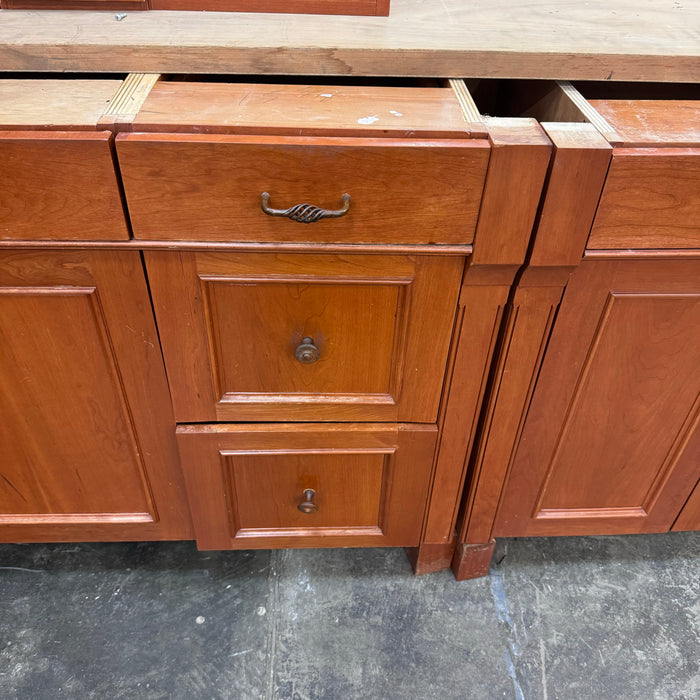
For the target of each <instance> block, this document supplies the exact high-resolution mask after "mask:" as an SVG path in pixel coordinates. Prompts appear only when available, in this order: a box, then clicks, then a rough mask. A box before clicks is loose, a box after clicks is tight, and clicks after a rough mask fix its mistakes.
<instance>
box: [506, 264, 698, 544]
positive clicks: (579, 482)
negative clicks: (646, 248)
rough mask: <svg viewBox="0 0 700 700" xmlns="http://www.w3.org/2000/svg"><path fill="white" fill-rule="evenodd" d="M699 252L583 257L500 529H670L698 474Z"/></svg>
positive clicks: (566, 531) (511, 481) (549, 356)
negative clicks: (692, 256) (686, 256)
mask: <svg viewBox="0 0 700 700" xmlns="http://www.w3.org/2000/svg"><path fill="white" fill-rule="evenodd" d="M698 329H700V260H671V261H668V260H620V261H615V260H606V261H603V260H584V262H583V263H581V265H580V267H579V268H578V269H577V270H576V272H574V274H573V276H572V278H571V280H570V282H569V284H568V287H567V289H566V293H565V294H564V299H563V301H562V304H561V307H560V309H559V314H558V316H557V321H556V324H555V327H554V331H553V333H552V335H551V337H550V339H549V345H548V348H547V354H546V357H545V360H544V362H543V364H542V368H541V371H540V377H539V380H538V383H537V389H536V391H535V395H534V398H533V401H532V403H531V405H530V409H529V411H528V415H527V421H526V423H525V428H524V430H523V433H522V436H521V439H520V443H519V447H518V453H517V455H516V458H515V460H514V463H513V467H512V471H511V475H510V478H509V480H508V484H507V487H506V489H505V491H504V493H503V495H502V497H501V498H502V500H501V505H500V508H499V515H498V517H497V519H496V523H495V525H494V535H495V536H511V535H512V536H521V535H548V534H555V535H556V534H614V533H633V532H663V531H667V530H669V529H671V526H672V525H673V523H674V521H675V519H676V517H677V515H678V513H679V511H680V509H681V508H682V506H683V504H684V503H685V501H686V499H687V498H688V494H689V492H690V490H691V489H692V487H693V486H694V484H695V482H696V481H697V479H698V476H700V473H699V472H698V469H699V465H700V425H698V419H699V418H700V372H698V367H700V342H698Z"/></svg>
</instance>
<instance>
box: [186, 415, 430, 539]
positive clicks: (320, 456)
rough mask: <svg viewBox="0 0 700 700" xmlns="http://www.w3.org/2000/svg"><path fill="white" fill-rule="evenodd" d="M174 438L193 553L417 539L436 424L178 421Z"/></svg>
mask: <svg viewBox="0 0 700 700" xmlns="http://www.w3.org/2000/svg"><path fill="white" fill-rule="evenodd" d="M177 434H178V435H177V436H178V443H179V446H180V454H181V456H182V465H183V469H184V472H185V478H186V481H187V492H188V496H189V500H190V506H191V509H192V518H193V520H194V526H195V532H196V537H197V545H198V547H199V548H200V549H250V548H256V547H265V548H267V547H273V548H274V547H386V546H393V547H399V546H401V547H404V546H406V547H408V546H415V545H417V544H418V542H419V540H420V533H421V527H422V523H423V514H424V511H425V503H426V498H427V494H428V485H429V480H430V470H431V466H432V457H433V451H434V449H435V438H436V435H437V428H435V426H428V425H396V424H388V425H380V424H372V423H364V424H352V423H347V424H342V425H323V424H314V423H309V424H284V423H281V424H277V425H261V424H245V425H186V426H180V427H178V430H177Z"/></svg>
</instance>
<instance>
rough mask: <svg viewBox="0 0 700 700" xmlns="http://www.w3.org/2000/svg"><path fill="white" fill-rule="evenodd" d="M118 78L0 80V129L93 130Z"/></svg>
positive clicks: (108, 101)
mask: <svg viewBox="0 0 700 700" xmlns="http://www.w3.org/2000/svg"><path fill="white" fill-rule="evenodd" d="M120 85H121V83H120V81H118V80H52V79H50V78H49V79H41V80H27V79H17V78H8V79H3V80H0V130H3V131H4V130H20V131H24V130H29V129H58V130H68V131H72V130H88V131H94V129H95V127H96V125H97V123H98V121H99V119H100V117H101V116H102V114H103V112H104V111H105V110H107V109H109V107H110V104H111V103H112V101H113V99H114V97H115V95H116V94H117V91H118V90H119V88H120Z"/></svg>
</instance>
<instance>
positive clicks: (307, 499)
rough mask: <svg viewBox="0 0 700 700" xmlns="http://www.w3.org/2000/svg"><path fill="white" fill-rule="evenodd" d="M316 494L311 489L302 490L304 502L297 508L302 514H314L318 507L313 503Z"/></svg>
mask: <svg viewBox="0 0 700 700" xmlns="http://www.w3.org/2000/svg"><path fill="white" fill-rule="evenodd" d="M315 495H316V492H315V491H314V490H313V489H304V500H303V501H302V502H301V503H300V504H299V505H298V506H297V508H298V509H299V510H300V511H301V512H302V513H315V512H316V511H317V510H318V505H317V504H316V503H314V496H315Z"/></svg>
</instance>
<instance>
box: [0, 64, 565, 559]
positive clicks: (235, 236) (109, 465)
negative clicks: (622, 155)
mask: <svg viewBox="0 0 700 700" xmlns="http://www.w3.org/2000/svg"><path fill="white" fill-rule="evenodd" d="M58 82H59V81H54V82H53V83H52V84H51V85H48V86H46V89H43V86H42V90H40V91H39V93H40V95H38V94H37V91H36V87H37V86H38V85H39V84H38V83H34V84H33V85H32V86H30V90H29V92H28V102H27V105H28V106H27V107H26V108H22V107H19V106H18V100H17V99H16V97H15V98H12V99H9V100H8V101H6V103H5V104H4V105H3V106H2V109H0V124H2V123H6V124H7V126H8V127H12V129H20V128H21V129H22V132H21V133H19V132H18V133H19V136H18V135H17V133H10V131H9V129H7V130H5V131H4V132H0V134H4V137H3V136H0V157H1V154H2V150H1V147H2V145H3V143H5V145H6V150H5V151H4V153H6V154H7V155H6V157H5V161H6V163H7V164H8V168H9V170H8V172H9V173H10V175H9V176H8V177H10V181H8V182H9V184H8V186H7V189H8V191H9V192H11V197H10V198H9V199H8V200H7V201H8V206H7V207H6V208H5V209H4V210H3V215H4V217H5V219H4V220H5V221H6V222H7V224H6V230H7V231H9V233H8V235H7V236H6V237H7V238H9V239H12V240H11V241H5V242H4V243H3V246H4V253H3V254H4V255H6V258H5V260H6V263H5V264H4V266H3V268H2V270H3V274H7V276H8V277H7V280H8V281H7V283H6V284H7V290H6V292H3V293H0V319H1V321H2V323H1V324H0V329H2V332H3V334H6V335H7V337H8V340H7V342H6V343H5V345H4V347H3V351H4V352H5V353H7V354H8V359H7V362H6V363H5V364H4V365H3V370H2V372H3V374H2V375H0V376H1V377H2V382H3V384H4V385H5V386H6V389H7V390H6V391H5V393H4V396H3V399H4V402H5V403H0V407H2V412H3V417H5V421H4V425H5V427H4V430H6V431H8V435H7V436H6V439H7V440H11V441H12V442H13V445H14V448H13V450H14V451H13V453H12V458H11V460H10V462H11V465H10V466H9V467H8V468H6V469H5V470H4V471H3V476H5V477H6V487H5V492H4V495H3V498H4V501H1V502H0V509H1V512H2V515H1V516H0V517H1V518H2V520H1V521H0V524H2V525H3V528H2V533H3V534H2V535H0V536H2V537H7V538H15V539H47V540H50V539H66V538H68V539H80V538H82V539H118V538H124V539H130V538H133V539H157V538H166V537H171V538H178V537H183V538H184V537H190V536H194V537H196V539H197V542H198V544H199V545H200V546H202V547H208V548H211V547H216V548H219V547H222V548H240V547H278V546H380V545H381V546H404V547H408V548H411V556H412V558H413V561H414V564H415V567H416V570H417V571H428V570H434V569H437V568H443V567H444V566H446V565H447V564H448V563H449V560H450V558H451V555H452V550H453V549H454V545H455V536H454V527H455V521H456V517H457V509H458V505H459V499H460V495H461V491H462V485H463V482H464V478H465V467H466V464H465V456H466V455H467V454H468V453H469V450H470V446H471V444H472V442H473V438H474V434H475V430H476V426H477V425H478V417H479V411H480V407H481V403H482V401H483V400H484V397H485V396H486V388H487V380H488V375H489V371H490V362H491V359H492V357H493V353H494V350H495V348H496V343H497V338H498V335H499V331H500V326H501V321H502V314H503V308H504V306H505V304H506V302H507V299H508V296H509V294H510V290H511V285H512V283H513V279H514V277H515V275H516V273H517V272H518V270H519V268H520V266H521V265H522V263H523V260H524V258H525V254H526V251H527V247H528V242H529V237H530V233H531V229H532V225H533V222H534V219H535V215H536V212H537V206H538V202H539V198H540V193H541V190H542V186H543V183H544V179H545V176H546V172H547V167H548V163H549V158H550V151H551V146H550V142H549V140H548V139H547V137H546V136H545V135H544V132H543V131H542V129H541V128H540V127H539V125H538V124H537V123H536V122H535V121H534V120H532V119H489V120H488V122H485V121H484V120H483V119H482V117H481V116H480V115H479V114H478V113H477V112H476V111H475V109H474V107H473V103H472V102H471V98H470V96H469V93H468V91H467V90H466V88H465V86H464V85H463V84H462V83H461V82H460V81H453V82H452V83H451V84H447V85H445V84H440V85H438V84H437V83H436V84H434V85H433V86H431V87H423V86H420V87H418V86H416V87H414V86H411V87H385V86H381V85H372V86H362V85H345V86H333V85H331V86H320V85H306V86H285V85H277V86H275V85H272V86H271V85H246V84H230V83H228V84H227V83H224V82H221V83H206V82H179V81H175V82H172V83H169V82H167V81H162V82H158V80H157V79H156V78H155V77H154V76H130V77H129V78H128V79H127V80H126V81H124V83H123V84H122V85H121V86H120V87H119V88H118V90H116V91H115V92H113V93H111V97H110V98H109V99H108V100H104V103H105V104H108V105H109V106H108V108H105V109H103V110H101V111H100V110H99V109H96V107H95V104H96V103H99V102H101V101H102V100H103V99H104V95H103V92H104V94H107V92H108V89H109V88H110V86H109V85H103V84H102V82H100V84H99V85H98V86H96V87H95V88H94V89H93V88H91V86H90V85H89V84H87V83H89V81H67V82H66V85H69V86H70V90H72V91H73V98H74V101H73V102H71V101H70V100H69V99H68V98H67V97H66V95H64V94H62V92H61V89H60V85H58V84H57V83H58ZM15 87H17V86H15ZM111 88H112V89H114V88H115V86H114V85H112V86H111ZM6 94H8V95H12V94H13V93H12V92H10V93H6ZM66 102H68V103H70V104H74V107H73V110H72V112H70V113H66V111H65V110H64V109H63V108H62V105H65V104H66ZM3 110H4V111H3ZM37 115H41V116H40V117H38V116H37ZM58 126H61V127H63V129H64V131H60V132H59V130H58V129H57V128H56V127H58ZM105 129H107V131H104V130H105ZM114 132H120V133H118V134H117V135H116V138H114V137H113V135H112V134H113V133H114ZM113 141H116V157H117V160H118V173H119V177H118V176H117V170H115V161H114V159H113V152H112V151H113ZM7 144H9V145H7ZM20 147H21V148H20ZM12 149H14V150H12ZM18 149H19V150H18ZM78 164H80V166H81V167H78ZM34 171H35V173H36V175H37V177H36V179H35V181H33V180H32V175H33V173H34ZM120 183H123V185H124V194H125V202H126V206H127V209H128V217H129V218H128V221H129V224H130V225H131V227H132V228H133V234H134V239H133V240H130V241H127V240H124V239H125V238H126V237H127V236H128V235H129V230H130V229H129V227H128V226H127V223H126V221H127V219H126V218H125V217H124V211H123V209H122V204H121V192H120ZM34 186H36V188H37V189H38V191H39V196H36V197H33V196H32V187H34ZM504 202H505V203H507V205H504ZM329 210H330V211H329ZM52 241H53V243H52ZM142 262H143V268H142V266H141V264H142ZM144 273H145V276H144ZM3 299H4V301H3ZM151 303H152V305H153V311H152V310H151ZM152 313H154V314H155V321H156V322H157V328H158V331H157V332H158V336H157V337H158V342H156V330H155V326H154V318H153V316H152ZM32 329H36V332H35V333H32ZM159 343H160V347H159ZM161 348H162V353H163V354H162V358H161V356H160V349H161ZM163 360H164V365H165V369H167V376H168V380H169V390H170V393H171V395H172V404H171V403H170V402H169V399H168V396H167V391H166V387H165V384H164V367H163ZM171 406H172V408H171ZM173 408H174V417H173ZM175 421H177V423H178V426H177V435H178V442H179V447H180V454H181V456H182V462H183V464H182V470H184V477H183V471H182V470H181V465H180V463H179V460H178V455H177V453H176V452H175V451H174V449H173V448H174V444H175V430H176V426H175ZM67 424H68V427H67ZM3 437H5V436H3ZM52 451H55V453H56V454H55V455H52V454H51V452H52ZM95 463H98V464H99V465H100V466H99V468H96V467H95V466H94V465H95ZM185 489H186V493H187V498H188V500H189V507H186V506H185V499H184V496H183V493H184V492H185ZM190 512H191V514H192V517H193V518H194V531H192V529H191V524H190Z"/></svg>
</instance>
